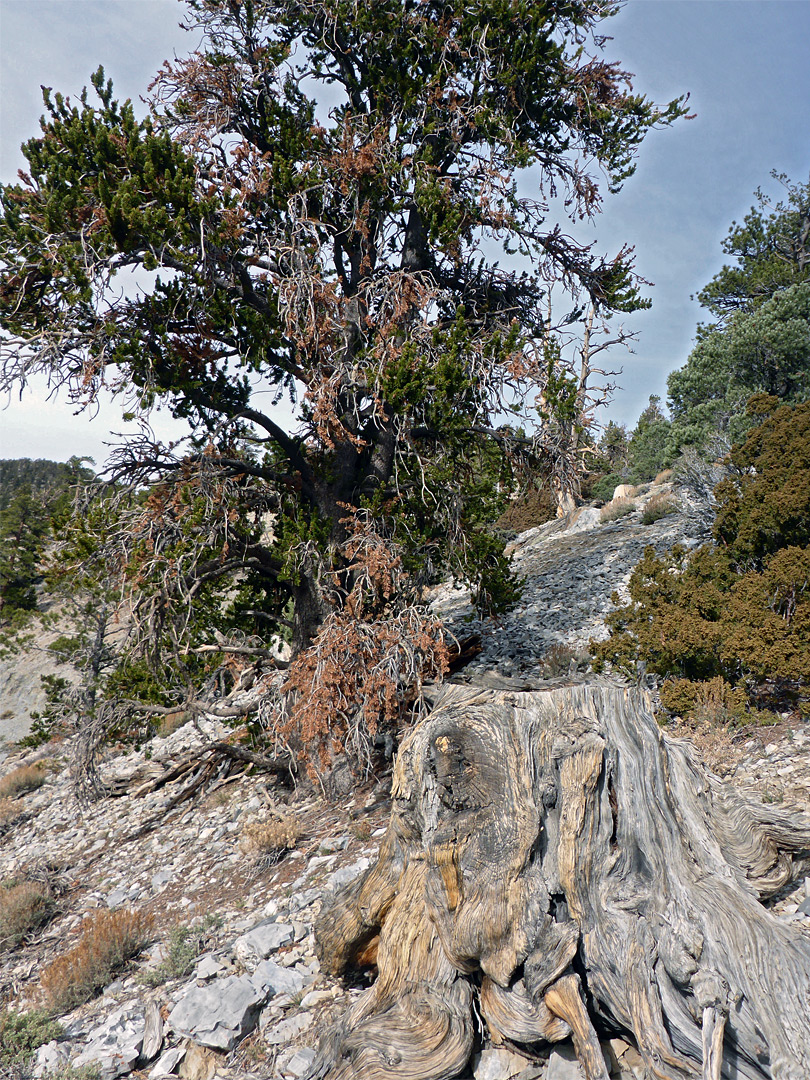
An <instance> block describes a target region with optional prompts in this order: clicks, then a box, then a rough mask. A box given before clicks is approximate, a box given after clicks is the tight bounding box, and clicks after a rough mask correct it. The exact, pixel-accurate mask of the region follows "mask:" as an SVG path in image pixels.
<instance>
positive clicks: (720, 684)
mask: <svg viewBox="0 0 810 1080" xmlns="http://www.w3.org/2000/svg"><path fill="white" fill-rule="evenodd" d="M660 694H661V704H662V705H663V706H664V707H665V708H666V709H668V710H669V711H670V712H671V713H673V714H674V715H678V716H682V717H683V718H684V719H685V720H692V721H695V722H698V723H700V722H705V723H709V724H711V725H712V726H717V727H720V726H733V727H736V726H739V725H741V724H744V723H745V722H746V721H748V720H750V719H751V712H750V709H749V702H748V695H747V694H746V692H745V690H744V689H743V688H742V687H741V686H736V687H735V686H730V685H729V683H727V682H726V680H725V679H723V678H721V677H720V676H717V677H715V678H714V679H709V680H708V681H706V682H693V681H692V680H691V679H673V680H667V681H666V682H664V683H663V684H662V686H661V690H660Z"/></svg>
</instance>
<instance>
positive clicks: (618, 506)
mask: <svg viewBox="0 0 810 1080" xmlns="http://www.w3.org/2000/svg"><path fill="white" fill-rule="evenodd" d="M635 508H636V504H635V501H634V500H633V499H631V498H630V497H629V496H627V495H620V496H619V498H618V499H611V500H610V502H609V503H605V505H604V506H603V507H602V509H601V510H600V511H599V520H600V521H602V522H609V521H618V519H619V518H622V517H624V516H625V515H626V514H632V513H633V511H634V510H635Z"/></svg>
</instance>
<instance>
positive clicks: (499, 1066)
mask: <svg viewBox="0 0 810 1080" xmlns="http://www.w3.org/2000/svg"><path fill="white" fill-rule="evenodd" d="M526 1064H527V1063H526V1058H525V1057H522V1056H521V1055H520V1054H513V1053H512V1051H511V1050H506V1049H504V1048H503V1047H497V1048H494V1047H493V1048H490V1049H487V1050H482V1051H481V1053H480V1054H477V1055H476V1056H475V1058H473V1076H474V1077H475V1080H512V1078H513V1077H516V1076H518V1075H519V1074H520V1073H522V1072H523V1071H524V1069H525V1068H526Z"/></svg>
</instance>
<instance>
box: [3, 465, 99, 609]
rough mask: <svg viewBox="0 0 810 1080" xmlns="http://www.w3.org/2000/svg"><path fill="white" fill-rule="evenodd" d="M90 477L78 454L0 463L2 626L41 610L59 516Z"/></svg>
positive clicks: (66, 509) (68, 506)
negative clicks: (39, 590)
mask: <svg viewBox="0 0 810 1080" xmlns="http://www.w3.org/2000/svg"><path fill="white" fill-rule="evenodd" d="M91 476H92V473H91V472H90V470H89V469H87V468H86V467H85V466H84V465H83V464H82V462H81V461H80V460H79V459H78V458H73V459H71V460H70V461H69V462H56V461H43V460H38V461H31V460H30V459H28V458H20V459H16V460H4V461H0V626H8V625H10V624H11V623H16V622H19V621H20V617H21V616H24V615H25V614H26V613H30V612H32V611H35V610H36V607H37V598H36V585H37V583H38V582H40V581H41V580H42V576H43V570H42V561H43V556H44V553H45V548H46V545H47V542H48V541H49V540H50V539H51V538H52V536H53V525H54V520H55V519H59V518H60V517H62V516H63V515H64V514H65V513H66V512H67V511H68V510H69V508H70V504H71V499H72V492H73V490H74V488H75V486H76V484H78V483H80V482H82V481H86V480H87V479H89V478H90V477H91Z"/></svg>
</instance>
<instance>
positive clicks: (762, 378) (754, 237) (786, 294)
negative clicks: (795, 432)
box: [667, 176, 810, 458]
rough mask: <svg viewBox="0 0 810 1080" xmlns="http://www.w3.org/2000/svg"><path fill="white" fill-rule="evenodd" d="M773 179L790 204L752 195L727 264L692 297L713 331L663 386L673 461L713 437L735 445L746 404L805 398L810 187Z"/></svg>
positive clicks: (809, 352)
mask: <svg viewBox="0 0 810 1080" xmlns="http://www.w3.org/2000/svg"><path fill="white" fill-rule="evenodd" d="M775 179H777V180H779V181H780V182H781V183H782V184H783V185H784V186H785V188H786V191H787V198H786V199H785V200H784V201H783V202H780V203H777V204H776V205H771V204H770V203H769V202H768V200H767V199H766V197H765V196H764V195H763V194H762V192H757V205H756V206H755V207H753V208H752V209H751V212H750V213H749V214H747V215H746V217H745V219H744V221H743V222H742V224H737V223H736V222H734V223H733V224H732V226H731V229H730V231H729V235H728V236H727V238H726V239H725V241H724V243H723V251H724V252H725V254H726V255H731V256H733V257H734V263H733V264H731V265H727V266H724V267H723V269H722V270H721V271H720V272H719V273H718V274H716V275H715V277H714V278H713V279H712V280H711V281H710V282H709V284H708V285H707V286H706V287H705V288H704V289H702V290H701V291H700V292H699V293H698V299H699V300H700V302H701V304H702V305H703V306H704V307H705V308H706V309H707V310H708V311H709V312H711V314H712V315H713V316H714V321H713V322H712V323H709V324H708V325H703V326H699V327H698V334H697V342H696V344H695V347H694V349H693V350H692V352H691V354H690V355H689V358H688V360H687V362H686V364H685V365H684V366H683V367H682V368H679V369H678V370H677V371H673V372H672V374H671V375H670V376H669V379H668V381H667V387H668V391H669V406H670V412H671V417H672V426H671V430H670V432H669V436H668V453H669V455H670V458H674V457H675V456H676V455H677V454H678V453H680V452H681V451H682V450H683V449H684V448H685V447H695V448H697V449H700V448H701V447H702V446H704V445H706V444H707V443H708V442H709V440H710V439H711V437H712V436H713V435H714V434H715V433H717V432H722V433H724V434H725V435H726V436H727V437H728V438H729V439H731V440H732V441H739V440H741V439H742V438H743V437H744V436H745V434H746V432H747V431H748V430H749V428H750V427H751V424H752V420H751V417H750V416H749V415H748V414H747V413H746V408H745V405H746V402H747V400H748V398H749V397H751V396H752V395H753V394H757V393H766V394H770V395H772V396H774V397H778V398H779V399H780V400H782V401H785V402H789V403H794V402H798V401H805V400H807V398H808V397H810V181H808V183H806V184H798V183H791V182H789V181H788V180H787V178H786V177H784V176H776V177H775Z"/></svg>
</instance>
